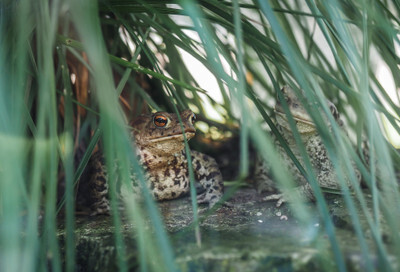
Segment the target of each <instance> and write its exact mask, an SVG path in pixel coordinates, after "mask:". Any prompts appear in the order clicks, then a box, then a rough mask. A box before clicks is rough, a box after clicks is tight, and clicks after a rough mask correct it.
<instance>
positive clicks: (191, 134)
mask: <svg viewBox="0 0 400 272" xmlns="http://www.w3.org/2000/svg"><path fill="white" fill-rule="evenodd" d="M195 132H196V130H193V129H190V128H189V129H185V135H186V139H187V140H190V139H191V138H193V137H194V135H195ZM170 140H179V141H182V142H183V141H184V138H183V134H182V133H177V134H172V135H166V136H163V137H158V138H154V139H150V140H149V142H151V143H158V142H164V141H170Z"/></svg>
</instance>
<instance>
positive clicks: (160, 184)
mask: <svg viewBox="0 0 400 272" xmlns="http://www.w3.org/2000/svg"><path fill="white" fill-rule="evenodd" d="M179 119H180V120H179ZM195 121H196V115H195V114H194V113H193V112H192V111H191V110H189V109H188V110H184V111H182V112H181V113H180V115H179V116H178V115H177V114H175V113H168V112H164V111H159V112H155V113H152V114H142V115H140V116H139V117H137V118H136V120H135V121H133V122H132V123H131V127H132V130H131V138H132V141H133V142H134V146H135V150H136V156H137V158H138V161H139V163H140V165H141V166H142V168H143V170H144V174H145V180H146V184H147V187H148V188H149V191H150V193H151V195H152V196H153V197H154V199H155V200H156V201H164V200H172V199H176V198H179V197H181V196H184V195H187V194H188V192H189V191H190V181H189V168H188V160H187V156H186V155H187V154H186V151H185V138H186V140H187V141H189V140H190V139H191V138H193V137H194V136H195V133H196V129H195V126H194V124H195ZM190 156H191V161H192V167H193V172H194V176H195V179H196V180H197V181H198V183H199V184H198V185H199V186H198V187H200V190H201V192H200V194H199V195H198V196H197V202H198V203H199V204H208V206H209V208H211V207H213V206H214V205H215V204H216V203H217V202H219V201H220V199H221V197H222V195H223V192H224V186H223V178H222V174H221V172H220V170H219V168H218V165H217V163H216V161H215V160H214V159H213V158H212V157H210V156H208V155H206V154H204V153H201V152H198V151H195V150H190ZM88 167H89V168H90V169H91V170H90V171H91V172H92V174H91V176H90V178H89V182H88V185H87V186H85V187H86V191H87V195H88V198H89V200H90V201H89V205H90V208H91V210H92V213H91V215H99V214H110V201H109V197H108V194H109V186H110V185H111V183H112V182H111V181H109V180H108V175H107V167H106V164H105V159H104V155H103V154H102V152H101V151H99V152H96V153H95V154H94V155H93V156H92V158H91V159H90V161H89V163H88ZM131 181H132V187H133V190H132V192H133V194H135V195H140V192H141V190H142V188H140V186H139V184H138V182H137V178H136V176H135V175H134V174H132V175H131Z"/></svg>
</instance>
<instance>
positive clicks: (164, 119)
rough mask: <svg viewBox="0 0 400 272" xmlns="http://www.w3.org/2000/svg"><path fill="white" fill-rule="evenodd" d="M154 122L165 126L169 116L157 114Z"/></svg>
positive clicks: (157, 125) (159, 125) (158, 125)
mask: <svg viewBox="0 0 400 272" xmlns="http://www.w3.org/2000/svg"><path fill="white" fill-rule="evenodd" d="M153 122H154V125H156V127H165V126H166V125H167V123H168V118H167V117H165V116H163V115H156V116H154V119H153Z"/></svg>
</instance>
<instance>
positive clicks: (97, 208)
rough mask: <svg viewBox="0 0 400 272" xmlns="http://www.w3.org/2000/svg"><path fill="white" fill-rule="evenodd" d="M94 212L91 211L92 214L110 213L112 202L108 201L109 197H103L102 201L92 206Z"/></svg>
mask: <svg viewBox="0 0 400 272" xmlns="http://www.w3.org/2000/svg"><path fill="white" fill-rule="evenodd" d="M91 210H92V212H91V213H90V216H96V215H101V214H104V215H110V214H111V213H110V210H111V209H110V203H109V202H108V200H107V199H105V198H103V199H102V200H101V201H98V202H96V203H94V204H93V205H92V206H91Z"/></svg>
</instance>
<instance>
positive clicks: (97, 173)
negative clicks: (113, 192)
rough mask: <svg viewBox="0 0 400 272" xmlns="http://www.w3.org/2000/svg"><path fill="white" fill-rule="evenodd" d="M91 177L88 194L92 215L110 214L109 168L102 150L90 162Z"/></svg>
mask: <svg viewBox="0 0 400 272" xmlns="http://www.w3.org/2000/svg"><path fill="white" fill-rule="evenodd" d="M89 168H90V171H91V177H90V179H89V181H88V182H89V184H88V192H87V193H88V195H87V197H88V198H89V202H90V208H91V210H92V212H91V214H90V215H91V216H93V215H99V214H107V215H108V214H110V203H109V200H108V183H107V169H106V166H105V160H104V157H103V155H102V154H101V153H100V152H97V153H95V154H94V155H93V157H92V158H91V160H90V162H89Z"/></svg>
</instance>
